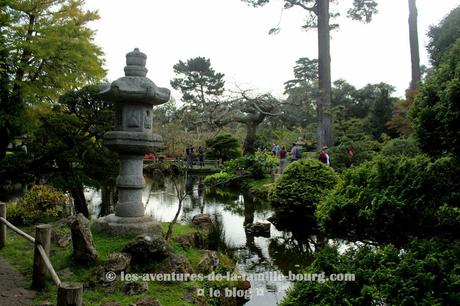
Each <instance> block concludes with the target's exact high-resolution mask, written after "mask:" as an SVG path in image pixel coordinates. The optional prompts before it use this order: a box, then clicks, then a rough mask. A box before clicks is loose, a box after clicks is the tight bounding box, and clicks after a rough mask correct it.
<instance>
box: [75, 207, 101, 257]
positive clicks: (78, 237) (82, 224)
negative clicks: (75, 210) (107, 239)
mask: <svg viewBox="0 0 460 306" xmlns="http://www.w3.org/2000/svg"><path fill="white" fill-rule="evenodd" d="M70 230H71V232H72V245H73V257H74V259H75V261H77V262H79V263H83V264H92V263H94V262H95V261H96V258H97V253H96V248H95V247H94V243H93V236H92V235H91V231H90V229H89V221H88V219H86V218H85V216H83V214H81V213H80V214H78V215H77V216H75V217H73V218H72V219H71V221H70Z"/></svg>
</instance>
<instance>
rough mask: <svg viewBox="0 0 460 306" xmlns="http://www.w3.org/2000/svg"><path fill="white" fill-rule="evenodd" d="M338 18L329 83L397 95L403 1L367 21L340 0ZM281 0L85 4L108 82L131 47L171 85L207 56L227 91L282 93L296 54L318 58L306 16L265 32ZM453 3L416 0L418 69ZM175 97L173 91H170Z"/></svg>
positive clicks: (403, 57)
mask: <svg viewBox="0 0 460 306" xmlns="http://www.w3.org/2000/svg"><path fill="white" fill-rule="evenodd" d="M339 2H340V3H341V4H340V6H339V11H340V12H341V14H342V16H343V17H340V18H339V19H338V20H337V22H338V23H339V24H340V29H339V30H338V31H333V32H332V33H331V35H332V40H331V60H332V79H333V80H336V79H339V78H343V79H345V80H347V81H348V82H349V83H351V84H353V85H355V86H357V87H361V86H364V85H366V84H367V83H378V82H386V83H389V84H391V85H393V86H395V87H396V88H397V95H399V96H403V95H404V90H405V89H406V88H407V87H408V86H409V82H410V51H409V34H408V31H409V30H408V22H407V20H408V14H409V13H408V3H407V2H408V1H407V0H378V2H379V13H378V14H377V15H376V16H375V17H374V20H373V21H372V23H370V24H362V23H359V22H356V21H352V20H349V19H347V18H345V15H346V11H347V9H348V7H349V6H350V3H351V2H352V1H351V0H340V1H339ZM282 4H283V1H282V0H272V1H271V2H270V3H269V4H268V5H266V6H264V7H262V8H252V7H250V6H248V5H246V3H243V2H242V1H240V0H129V1H127V0H125V1H124V0H111V1H107V0H86V7H88V8H89V9H93V10H94V9H96V10H98V12H99V15H100V17H101V19H100V20H98V21H96V22H94V23H92V24H91V27H92V28H94V29H96V30H97V34H96V38H95V42H96V44H98V45H99V46H100V47H102V49H103V51H104V52H105V59H106V68H107V69H108V75H107V77H108V79H109V80H110V81H113V80H115V79H117V78H119V77H121V76H123V75H124V72H123V67H124V66H125V54H126V53H127V52H129V51H132V50H133V49H134V48H135V47H138V48H140V50H141V51H142V52H144V53H146V54H147V68H148V69H149V72H148V74H147V76H148V77H149V78H150V79H151V80H152V81H154V82H155V84H157V85H158V86H161V87H168V88H171V86H170V85H169V81H170V80H171V79H172V78H173V77H174V72H173V65H174V64H175V63H177V62H178V61H179V60H184V61H185V60H187V59H189V58H192V57H196V56H203V57H207V58H210V59H211V64H212V66H213V67H214V69H215V70H216V71H217V72H222V73H224V74H225V78H226V82H227V83H226V87H227V88H229V87H231V86H232V84H238V85H239V86H241V87H243V88H252V89H256V90H257V91H258V92H271V93H273V94H275V95H281V93H282V92H283V83H284V82H285V81H287V80H289V79H291V78H293V72H292V68H293V66H294V65H295V61H296V60H297V59H298V58H299V57H310V58H317V34H316V31H315V30H311V31H309V32H305V31H302V30H301V29H300V27H301V25H302V24H303V20H304V16H305V13H306V12H305V11H303V10H302V9H300V8H292V9H289V10H284V12H283V15H282V19H281V25H280V27H281V32H280V33H279V34H278V35H268V31H269V29H270V28H272V27H274V26H276V25H277V23H278V21H279V20H280V13H281V8H282ZM458 5H460V1H459V0H417V7H418V13H419V14H418V17H419V18H418V29H419V43H420V53H421V54H420V57H421V64H425V65H427V63H428V59H427V53H426V50H425V46H426V44H427V43H428V38H427V36H426V33H427V31H428V28H429V26H430V25H433V24H437V23H438V22H439V21H440V20H441V19H442V18H443V17H444V16H446V15H447V14H448V13H449V12H450V11H451V10H452V9H453V8H455V7H456V6H458ZM173 95H174V97H175V98H176V100H179V99H180V95H179V94H178V93H174V92H173Z"/></svg>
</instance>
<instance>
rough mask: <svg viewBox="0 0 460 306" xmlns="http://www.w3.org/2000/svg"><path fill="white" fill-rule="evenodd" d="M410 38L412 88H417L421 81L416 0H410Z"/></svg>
mask: <svg viewBox="0 0 460 306" xmlns="http://www.w3.org/2000/svg"><path fill="white" fill-rule="evenodd" d="M409 40H410V56H411V63H412V80H411V82H410V88H409V89H410V90H417V88H418V84H419V83H420V79H421V73H420V55H419V48H418V31H417V6H416V0H409Z"/></svg>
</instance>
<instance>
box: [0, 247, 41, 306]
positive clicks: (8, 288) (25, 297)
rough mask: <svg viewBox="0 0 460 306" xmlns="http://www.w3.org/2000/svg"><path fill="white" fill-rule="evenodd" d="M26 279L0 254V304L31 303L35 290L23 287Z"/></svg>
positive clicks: (12, 305) (10, 305) (14, 305)
mask: <svg viewBox="0 0 460 306" xmlns="http://www.w3.org/2000/svg"><path fill="white" fill-rule="evenodd" d="M24 284H27V280H26V279H25V278H24V276H23V275H22V274H21V273H19V272H17V271H15V270H13V267H12V266H11V265H10V264H9V263H8V262H6V261H5V259H3V257H2V256H0V306H19V305H32V300H33V298H34V297H35V291H33V290H29V289H24Z"/></svg>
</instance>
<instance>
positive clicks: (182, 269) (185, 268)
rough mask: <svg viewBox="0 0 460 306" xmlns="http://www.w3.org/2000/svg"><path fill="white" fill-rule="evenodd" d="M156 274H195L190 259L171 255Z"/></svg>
mask: <svg viewBox="0 0 460 306" xmlns="http://www.w3.org/2000/svg"><path fill="white" fill-rule="evenodd" d="M155 273H168V274H171V273H176V274H178V273H180V274H185V273H189V274H191V273H193V268H192V265H191V264H190V262H189V261H188V259H187V258H186V257H184V256H181V255H177V254H173V253H171V254H170V256H169V257H168V258H166V259H165V260H163V261H162V262H161V263H160V265H159V266H158V267H157V268H156V269H155Z"/></svg>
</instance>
